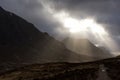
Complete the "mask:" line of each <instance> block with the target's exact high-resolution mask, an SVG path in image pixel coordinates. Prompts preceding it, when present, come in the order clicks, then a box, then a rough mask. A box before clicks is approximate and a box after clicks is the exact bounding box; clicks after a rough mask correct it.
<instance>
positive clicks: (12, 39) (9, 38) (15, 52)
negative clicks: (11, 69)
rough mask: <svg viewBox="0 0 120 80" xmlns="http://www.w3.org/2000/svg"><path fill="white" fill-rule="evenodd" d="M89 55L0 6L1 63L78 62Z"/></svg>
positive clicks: (87, 58)
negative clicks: (69, 46)
mask: <svg viewBox="0 0 120 80" xmlns="http://www.w3.org/2000/svg"><path fill="white" fill-rule="evenodd" d="M90 58H91V57H88V56H84V55H79V54H76V53H74V52H72V51H70V50H68V49H67V48H66V47H65V46H64V44H63V43H62V42H60V41H57V40H55V39H54V38H53V37H51V36H50V35H49V34H47V33H46V32H40V31H39V30H38V29H37V28H36V27H35V26H34V25H33V24H31V23H29V22H27V21H26V20H24V19H22V18H21V17H19V16H17V15H15V14H13V13H11V12H8V11H5V10H4V9H3V8H1V7H0V63H1V64H4V63H8V64H13V63H18V64H21V63H47V62H82V61H89V59H90ZM85 59H86V60H85Z"/></svg>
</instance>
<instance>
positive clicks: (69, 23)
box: [39, 0, 117, 51]
mask: <svg viewBox="0 0 120 80" xmlns="http://www.w3.org/2000/svg"><path fill="white" fill-rule="evenodd" d="M39 1H40V3H41V4H42V6H43V7H44V10H45V12H46V11H47V12H48V13H49V14H50V15H51V16H52V17H53V18H54V19H55V20H56V21H58V22H59V23H60V24H61V25H60V26H62V27H64V29H67V31H69V33H70V35H72V36H76V37H81V38H82V37H83V38H84V37H85V38H87V39H89V40H91V39H93V40H94V41H93V42H95V43H97V44H98V45H100V46H105V47H107V48H108V49H109V50H111V51H113V50H114V49H115V48H117V46H116V43H115V41H114V40H113V39H112V38H111V36H110V35H109V33H108V32H107V31H106V30H105V28H104V26H103V25H102V24H99V23H98V22H97V21H96V20H95V19H94V18H89V17H86V18H84V19H76V18H73V17H72V16H70V14H69V13H68V12H66V11H64V10H63V11H62V10H61V11H59V12H58V11H56V10H55V9H54V7H53V6H52V5H51V4H48V2H46V0H39ZM60 32H61V33H63V31H60ZM79 35H80V36H79ZM98 45H96V46H98ZM111 45H112V46H111Z"/></svg>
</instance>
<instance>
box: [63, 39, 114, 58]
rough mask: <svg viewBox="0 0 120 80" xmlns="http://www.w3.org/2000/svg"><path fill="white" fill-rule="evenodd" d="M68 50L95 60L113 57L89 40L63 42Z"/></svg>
mask: <svg viewBox="0 0 120 80" xmlns="http://www.w3.org/2000/svg"><path fill="white" fill-rule="evenodd" d="M63 42H64V43H65V45H66V46H67V48H68V49H70V50H72V51H73V52H76V53H79V54H86V55H89V56H91V57H93V58H92V59H93V60H95V59H96V58H97V59H104V58H110V57H112V54H111V53H110V52H109V51H107V50H106V49H105V48H102V47H101V48H100V47H96V46H95V45H94V44H92V43H91V42H90V41H89V40H87V39H75V38H70V37H68V38H66V39H64V40H63Z"/></svg>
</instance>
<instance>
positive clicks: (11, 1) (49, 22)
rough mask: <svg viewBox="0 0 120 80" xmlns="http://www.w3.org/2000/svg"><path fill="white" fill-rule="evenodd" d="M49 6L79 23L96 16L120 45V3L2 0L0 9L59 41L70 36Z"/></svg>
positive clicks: (103, 0)
mask: <svg viewBox="0 0 120 80" xmlns="http://www.w3.org/2000/svg"><path fill="white" fill-rule="evenodd" d="M43 2H45V4H43ZM48 5H49V6H51V8H52V9H53V10H54V11H55V12H58V13H59V12H60V11H65V12H67V13H69V15H70V16H71V17H74V18H76V19H78V20H79V19H85V18H87V17H94V18H95V20H96V22H97V23H99V24H102V25H104V26H103V27H104V29H105V30H106V31H107V32H108V33H109V35H110V38H112V39H113V40H114V41H115V42H116V43H117V44H120V9H119V8H120V0H0V6H2V7H3V8H4V9H6V10H8V11H11V12H13V13H15V14H17V15H19V16H21V17H23V18H24V19H26V20H28V21H30V22H31V23H33V24H34V25H35V26H36V27H37V28H38V29H39V30H41V31H45V32H48V33H49V34H50V35H52V36H54V37H56V38H63V37H66V36H69V32H68V30H67V29H66V28H64V27H63V25H61V24H60V23H59V22H58V21H57V20H56V19H54V18H53V16H52V15H51V13H50V12H49V11H47V9H46V7H47V6H48ZM91 36H92V35H91ZM118 48H119V47H118Z"/></svg>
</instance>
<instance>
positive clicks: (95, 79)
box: [0, 57, 120, 80]
mask: <svg viewBox="0 0 120 80" xmlns="http://www.w3.org/2000/svg"><path fill="white" fill-rule="evenodd" d="M119 62H120V58H116V57H115V58H109V59H104V60H99V61H94V62H87V63H65V62H64V63H63V62H62V63H59V62H58V63H46V64H32V65H28V66H25V67H21V68H16V69H14V70H10V71H7V72H5V73H2V74H0V80H120V77H119V75H120V67H119V66H120V64H119ZM113 73H114V74H113Z"/></svg>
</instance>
